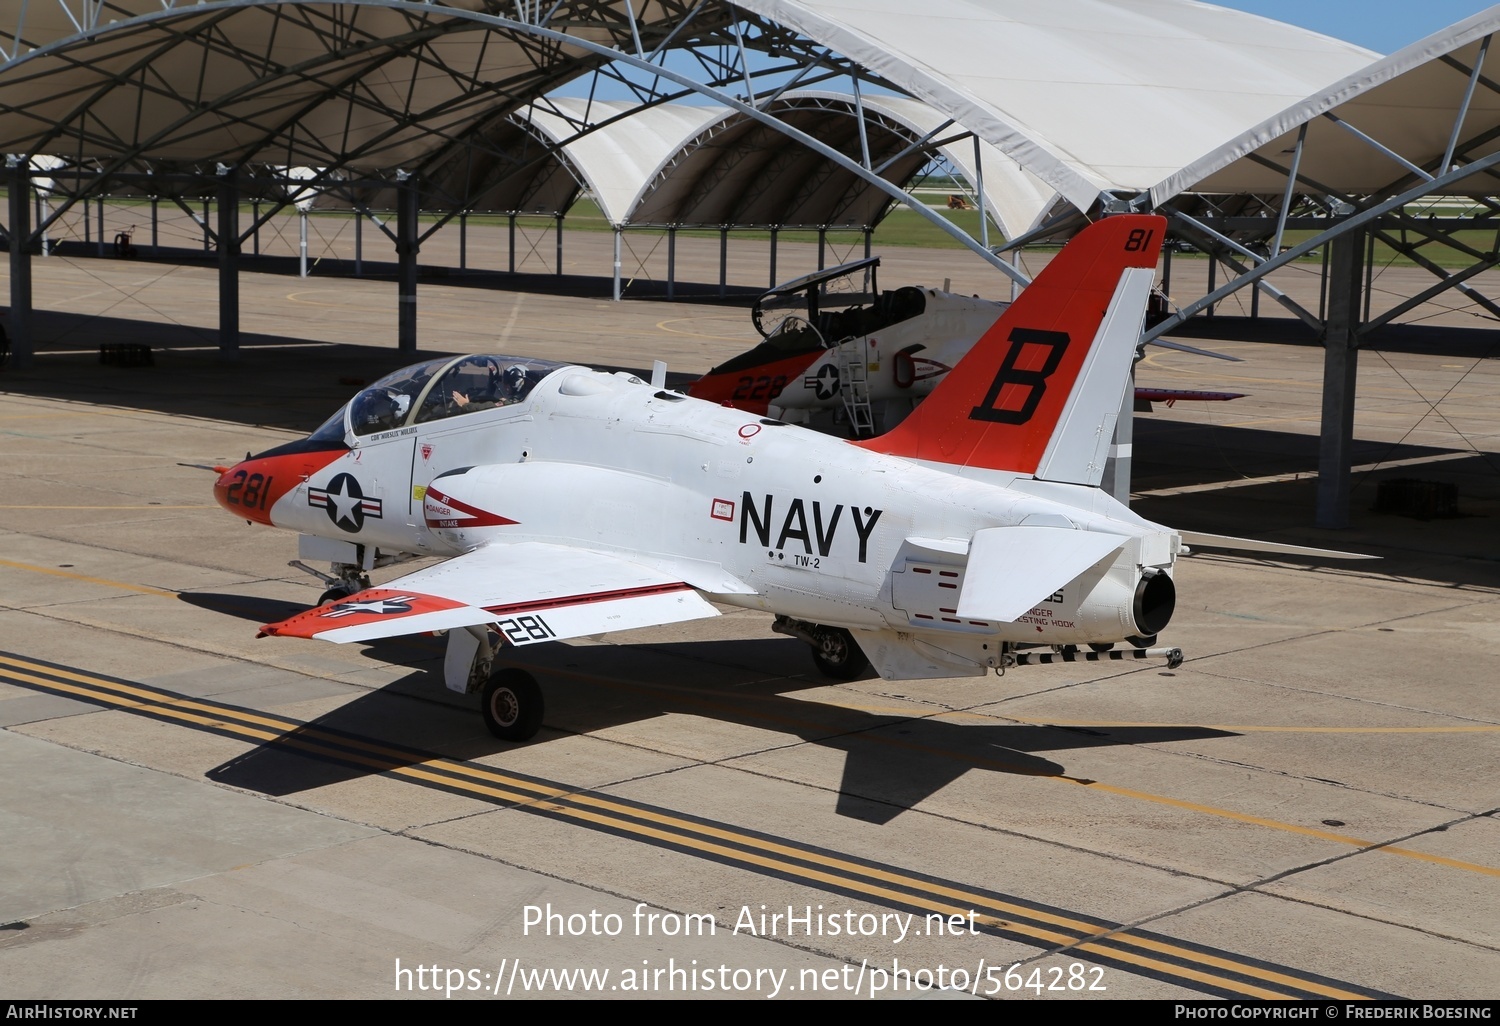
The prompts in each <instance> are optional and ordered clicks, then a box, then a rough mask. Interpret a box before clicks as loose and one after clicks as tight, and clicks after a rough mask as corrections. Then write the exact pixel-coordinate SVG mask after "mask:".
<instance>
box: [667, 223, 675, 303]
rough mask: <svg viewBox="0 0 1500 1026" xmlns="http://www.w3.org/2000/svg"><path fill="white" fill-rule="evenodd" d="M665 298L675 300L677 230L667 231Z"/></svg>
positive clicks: (670, 229) (669, 229)
mask: <svg viewBox="0 0 1500 1026" xmlns="http://www.w3.org/2000/svg"><path fill="white" fill-rule="evenodd" d="M667 298H668V299H676V298H677V229H676V228H668V229H667Z"/></svg>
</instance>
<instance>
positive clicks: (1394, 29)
mask: <svg viewBox="0 0 1500 1026" xmlns="http://www.w3.org/2000/svg"><path fill="white" fill-rule="evenodd" d="M1213 2H1214V3H1217V4H1218V6H1220V7H1233V8H1234V9H1235V10H1238V11H1248V12H1250V13H1251V14H1259V15H1261V16H1262V17H1266V18H1274V19H1276V20H1277V21H1284V22H1287V23H1288V24H1290V25H1300V26H1302V27H1303V28H1307V29H1312V30H1313V31H1314V32H1321V33H1323V34H1324V35H1326V36H1333V37H1335V38H1337V39H1344V40H1348V41H1349V42H1351V43H1357V44H1358V45H1360V46H1363V47H1366V48H1367V49H1370V50H1376V51H1379V52H1380V53H1394V52H1395V51H1397V50H1399V49H1401V48H1402V47H1403V46H1405V45H1406V44H1408V43H1415V42H1416V41H1417V40H1418V39H1421V38H1422V37H1423V36H1426V35H1430V34H1432V33H1433V32H1436V31H1437V30H1438V29H1441V28H1446V27H1447V26H1449V25H1452V24H1453V23H1454V22H1455V21H1462V20H1463V19H1464V18H1467V17H1468V16H1469V15H1471V14H1478V13H1479V12H1480V11H1482V10H1484V9H1485V8H1487V7H1489V6H1490V5H1489V4H1487V3H1481V2H1478V0H1213Z"/></svg>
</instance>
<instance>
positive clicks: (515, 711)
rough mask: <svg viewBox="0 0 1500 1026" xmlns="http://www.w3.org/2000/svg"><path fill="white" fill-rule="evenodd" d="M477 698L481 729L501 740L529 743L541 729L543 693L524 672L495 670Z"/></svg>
mask: <svg viewBox="0 0 1500 1026" xmlns="http://www.w3.org/2000/svg"><path fill="white" fill-rule="evenodd" d="M480 695H481V700H480V704H479V711H480V712H481V713H482V714H483V715H484V725H485V726H486V727H488V728H489V731H490V733H491V734H493V735H495V736H496V737H498V738H499V739H500V740H502V741H529V740H531V739H532V738H533V737H535V736H536V732H537V731H538V730H540V729H541V728H542V715H543V713H544V712H545V703H544V702H543V700H542V689H541V688H540V687H538V686H537V682H536V678H535V677H533V676H532V675H531V674H529V673H527V672H526V671H525V670H519V669H516V668H515V667H509V668H507V669H503V670H496V671H495V672H494V673H492V674H490V678H489V680H487V681H485V682H484V688H483V689H482V690H481V692H480Z"/></svg>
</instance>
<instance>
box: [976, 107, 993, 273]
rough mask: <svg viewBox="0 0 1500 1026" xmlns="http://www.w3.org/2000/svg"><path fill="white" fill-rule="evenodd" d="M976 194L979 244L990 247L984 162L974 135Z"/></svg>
mask: <svg viewBox="0 0 1500 1026" xmlns="http://www.w3.org/2000/svg"><path fill="white" fill-rule="evenodd" d="M974 194H975V196H976V197H977V198H978V199H979V244H980V245H981V246H983V247H984V248H985V249H989V248H990V215H989V211H988V210H986V209H985V208H984V164H983V162H982V161H981V159H980V153H979V136H977V135H976V136H975V137H974Z"/></svg>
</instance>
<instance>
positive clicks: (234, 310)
mask: <svg viewBox="0 0 1500 1026" xmlns="http://www.w3.org/2000/svg"><path fill="white" fill-rule="evenodd" d="M239 355H240V188H239V182H238V181H237V180H236V169H235V168H226V169H224V170H223V171H221V172H220V173H219V359H221V360H237V359H239Z"/></svg>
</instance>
